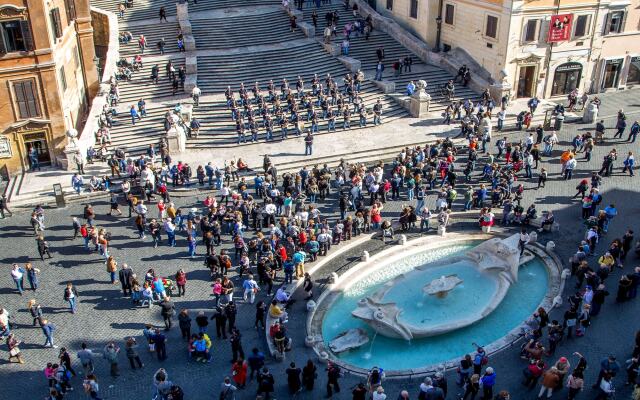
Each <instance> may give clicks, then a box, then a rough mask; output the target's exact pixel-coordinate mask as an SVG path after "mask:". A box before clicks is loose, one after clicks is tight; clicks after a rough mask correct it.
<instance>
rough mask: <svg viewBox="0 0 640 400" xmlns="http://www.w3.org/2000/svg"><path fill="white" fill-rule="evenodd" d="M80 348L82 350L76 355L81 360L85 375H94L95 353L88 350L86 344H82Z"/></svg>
mask: <svg viewBox="0 0 640 400" xmlns="http://www.w3.org/2000/svg"><path fill="white" fill-rule="evenodd" d="M80 347H81V348H82V350H80V351H79V352H77V353H76V357H78V359H79V360H80V364H81V365H82V370H83V371H84V375H85V376H89V375H90V374H93V351H91V350H90V349H87V344H86V343H82V344H81V345H80Z"/></svg>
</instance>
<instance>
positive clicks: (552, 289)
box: [306, 231, 564, 379]
mask: <svg viewBox="0 0 640 400" xmlns="http://www.w3.org/2000/svg"><path fill="white" fill-rule="evenodd" d="M508 236H510V235H508V234H505V235H500V234H497V233H494V234H484V233H478V232H477V231H461V232H456V233H448V234H447V238H446V239H445V240H444V241H438V242H436V241H434V240H433V237H432V236H425V237H421V238H417V239H414V240H411V241H409V242H407V243H406V245H404V246H402V248H403V249H405V250H407V249H408V248H410V247H416V246H420V250H423V251H425V250H429V249H434V248H441V247H444V246H447V245H451V244H468V243H470V242H475V241H478V240H488V239H491V238H494V237H502V238H504V237H508ZM427 241H430V242H431V243H427ZM526 248H527V250H529V251H531V252H532V253H533V254H534V255H535V256H536V257H538V258H539V259H540V260H541V261H542V262H543V264H544V265H545V267H546V269H547V273H548V279H549V284H548V288H547V293H546V294H545V297H544V298H543V300H542V302H541V303H540V304H539V307H544V308H545V309H546V310H551V309H552V308H553V304H554V303H553V299H554V297H556V296H557V295H558V293H560V291H561V289H562V288H563V287H564V278H562V276H561V272H562V261H561V260H560V259H559V258H558V256H557V255H556V254H555V253H553V252H549V251H548V250H547V249H545V247H544V246H542V245H541V244H539V243H535V244H533V245H527V247H526ZM396 251H399V249H398V247H397V246H393V247H390V248H388V249H384V250H382V251H380V252H378V253H376V254H375V255H373V256H372V257H370V259H369V261H366V262H360V263H358V264H357V265H356V266H354V267H353V268H351V269H349V270H348V271H347V272H345V273H344V274H342V275H341V276H340V277H339V278H338V281H337V282H336V283H335V284H333V285H332V286H331V287H329V288H328V289H326V290H324V291H323V292H322V293H321V295H320V297H319V298H318V299H317V301H316V303H317V307H316V308H315V309H313V310H312V311H311V312H310V313H309V314H308V315H307V324H306V327H307V336H308V337H314V338H317V340H316V342H315V344H314V345H313V350H314V351H315V352H316V354H317V355H318V356H319V358H320V354H321V353H326V354H328V355H329V360H330V361H331V362H332V363H335V364H337V365H339V366H340V367H341V368H342V369H344V370H345V371H348V372H350V373H352V374H355V375H358V376H363V377H366V376H367V374H368V372H369V371H368V370H367V369H364V368H360V367H357V366H355V365H352V364H350V363H347V362H344V361H342V360H341V359H339V358H337V357H336V356H335V355H334V354H333V353H332V352H331V350H330V349H329V348H328V346H325V343H324V340H323V339H322V337H323V336H322V321H323V319H324V314H325V313H326V311H327V310H328V309H329V308H330V307H331V305H332V303H333V302H334V301H335V300H336V299H337V297H338V296H339V295H340V294H341V286H340V284H341V283H344V282H345V281H348V280H349V277H351V276H352V275H354V274H356V273H359V272H360V271H359V270H361V269H362V267H363V266H364V265H366V264H372V263H373V262H375V261H377V260H380V259H382V258H384V257H386V256H387V255H388V254H389V253H391V252H396ZM349 286H350V285H348V286H347V287H349ZM523 326H524V321H522V322H521V323H520V324H518V325H517V326H515V327H514V328H513V329H512V330H511V331H509V332H508V333H507V334H506V335H505V336H503V337H502V338H500V339H498V340H496V341H494V342H492V343H489V344H485V345H484V346H483V347H484V349H485V350H486V351H487V354H489V355H492V354H496V353H498V352H500V351H501V350H503V349H504V348H507V347H511V346H512V345H513V344H514V343H515V342H517V341H518V340H520V339H521V338H522V336H521V335H520V332H521V330H522V327H523ZM462 356H463V354H461V355H460V356H459V357H456V358H454V359H451V360H443V361H442V362H439V363H437V364H432V365H426V366H424V367H419V368H412V369H398V370H391V369H389V370H385V374H386V376H387V378H391V379H393V378H403V379H405V378H407V377H413V376H417V375H421V376H424V375H427V374H430V373H434V372H436V371H438V370H441V367H440V366H441V365H444V366H445V368H446V369H453V368H456V367H457V365H458V362H459V360H460V357H462Z"/></svg>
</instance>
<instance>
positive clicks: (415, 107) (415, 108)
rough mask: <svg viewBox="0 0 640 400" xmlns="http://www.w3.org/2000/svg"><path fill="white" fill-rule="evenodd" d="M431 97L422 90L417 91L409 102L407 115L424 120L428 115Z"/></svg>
mask: <svg viewBox="0 0 640 400" xmlns="http://www.w3.org/2000/svg"><path fill="white" fill-rule="evenodd" d="M430 105H431V96H430V95H429V93H427V92H426V90H424V89H418V90H416V92H415V93H414V94H412V95H411V99H410V100H409V114H411V116H412V117H415V118H424V117H426V116H427V114H428V113H429V107H430Z"/></svg>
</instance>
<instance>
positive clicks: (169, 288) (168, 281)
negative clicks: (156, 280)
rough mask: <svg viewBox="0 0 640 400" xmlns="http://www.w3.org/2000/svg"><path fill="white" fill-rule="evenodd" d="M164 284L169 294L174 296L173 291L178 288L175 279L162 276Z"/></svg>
mask: <svg viewBox="0 0 640 400" xmlns="http://www.w3.org/2000/svg"><path fill="white" fill-rule="evenodd" d="M162 285H163V286H164V291H165V293H166V294H167V296H169V297H173V291H174V290H176V285H175V284H174V283H173V281H172V280H171V279H169V278H162Z"/></svg>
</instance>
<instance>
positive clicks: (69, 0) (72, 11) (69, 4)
mask: <svg viewBox="0 0 640 400" xmlns="http://www.w3.org/2000/svg"><path fill="white" fill-rule="evenodd" d="M64 4H65V6H66V8H67V17H68V18H67V19H68V20H69V24H71V21H73V20H74V19H76V3H75V1H74V0H65V1H64Z"/></svg>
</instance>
